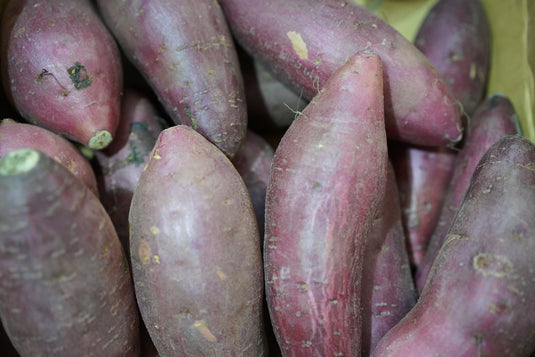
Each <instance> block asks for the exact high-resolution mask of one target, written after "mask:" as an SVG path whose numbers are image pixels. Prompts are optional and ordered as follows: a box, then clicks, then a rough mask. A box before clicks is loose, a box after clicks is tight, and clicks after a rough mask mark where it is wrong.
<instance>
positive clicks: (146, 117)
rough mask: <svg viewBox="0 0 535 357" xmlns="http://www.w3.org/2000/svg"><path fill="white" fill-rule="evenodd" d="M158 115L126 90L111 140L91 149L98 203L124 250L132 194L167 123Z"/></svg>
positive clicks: (148, 103) (145, 101)
mask: <svg viewBox="0 0 535 357" xmlns="http://www.w3.org/2000/svg"><path fill="white" fill-rule="evenodd" d="M158 114H159V113H158V112H157V110H156V108H155V107H154V105H153V104H152V103H151V101H150V99H149V98H147V97H145V96H144V95H143V94H142V93H141V92H138V91H136V90H133V89H126V90H125V93H124V95H123V98H122V103H121V117H120V120H119V126H118V127H117V131H116V136H115V139H114V141H113V142H112V143H111V144H110V145H109V146H108V147H107V148H106V149H104V150H100V151H97V152H95V162H96V171H97V174H98V183H99V190H100V192H101V193H102V194H101V202H102V204H103V205H104V208H106V211H107V212H108V214H109V215H110V218H111V220H112V222H113V224H114V226H115V229H116V230H117V234H118V236H119V239H120V240H121V243H122V244H123V247H124V249H125V251H127V252H128V251H129V250H130V249H129V247H128V235H129V231H128V214H129V211H130V203H131V201H132V195H133V194H134V189H135V188H136V185H137V181H138V180H139V177H140V176H141V172H142V171H143V169H144V168H145V165H146V164H147V162H148V161H149V156H150V152H151V151H152V148H153V147H154V144H155V143H156V139H157V138H158V135H159V134H160V132H161V131H162V130H163V129H165V128H166V126H167V124H166V123H165V121H164V119H163V118H161V117H160V116H159V115H158Z"/></svg>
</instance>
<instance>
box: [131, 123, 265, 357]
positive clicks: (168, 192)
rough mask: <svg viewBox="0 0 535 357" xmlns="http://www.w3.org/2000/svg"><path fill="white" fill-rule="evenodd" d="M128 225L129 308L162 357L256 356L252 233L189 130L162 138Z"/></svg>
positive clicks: (259, 332)
mask: <svg viewBox="0 0 535 357" xmlns="http://www.w3.org/2000/svg"><path fill="white" fill-rule="evenodd" d="M129 222H130V227H131V228H130V232H131V234H130V252H131V260H132V272H133V278H134V285H135V289H136V296H137V301H138V305H139V308H140V311H141V315H142V316H143V320H144V322H145V325H146V326H147V330H148V332H149V334H150V336H151V338H152V340H153V342H154V345H155V346H156V348H157V349H158V351H159V353H160V354H161V355H163V356H171V355H172V356H214V355H216V356H242V355H251V356H262V355H264V349H265V336H264V332H263V315H262V307H263V292H264V288H263V275H262V256H261V252H260V244H259V237H258V228H257V226H256V221H255V217H254V212H253V208H252V204H251V200H250V198H249V195H248V193H247V188H246V187H245V184H244V182H243V180H242V179H241V177H240V175H239V173H238V172H237V171H236V169H235V168H234V167H233V166H232V163H231V162H230V161H229V160H228V158H227V157H226V156H225V155H224V154H223V152H222V151H221V150H219V149H218V148H217V147H216V146H215V145H213V144H212V143H210V142H209V141H208V140H207V139H206V138H205V137H204V136H202V135H201V134H199V133H197V132H196V131H194V130H193V129H192V128H190V127H188V126H184V125H177V126H173V127H171V128H168V129H165V130H164V131H162V132H161V133H160V136H159V138H158V140H157V142H156V144H155V146H154V149H153V151H152V154H151V157H150V159H149V162H148V164H147V167H146V169H145V171H143V173H142V175H141V177H140V179H139V182H138V185H137V187H136V190H135V191H134V196H133V198H132V205H131V209H130V216H129Z"/></svg>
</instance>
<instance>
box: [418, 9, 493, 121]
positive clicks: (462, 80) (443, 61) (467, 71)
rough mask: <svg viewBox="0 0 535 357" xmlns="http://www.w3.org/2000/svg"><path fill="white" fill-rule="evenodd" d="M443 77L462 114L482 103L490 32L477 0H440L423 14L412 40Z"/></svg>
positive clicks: (488, 59) (486, 74)
mask: <svg viewBox="0 0 535 357" xmlns="http://www.w3.org/2000/svg"><path fill="white" fill-rule="evenodd" d="M414 44H415V46H416V48H418V49H419V50H420V51H421V52H422V53H423V54H424V55H425V56H426V57H427V58H428V59H429V61H430V62H431V64H432V65H433V66H434V67H435V69H436V70H437V72H438V73H439V74H440V75H441V76H442V77H443V78H444V80H445V82H446V85H447V86H448V88H449V89H450V91H451V93H452V94H453V96H454V97H455V98H456V99H457V100H459V102H460V103H461V105H462V109H463V112H464V113H466V114H468V115H472V114H473V113H474V111H475V110H476V109H477V107H478V105H479V104H480V102H481V101H482V100H483V97H484V95H485V90H486V84H487V78H488V73H489V68H490V57H491V31H490V25H489V21H488V18H487V14H486V12H485V7H484V6H483V4H482V3H481V0H440V1H438V2H437V3H436V4H435V5H434V6H433V7H432V8H431V9H430V10H429V12H428V13H427V16H426V17H425V18H424V21H423V22H422V24H421V25H420V28H419V30H418V33H417V34H416V38H415V40H414Z"/></svg>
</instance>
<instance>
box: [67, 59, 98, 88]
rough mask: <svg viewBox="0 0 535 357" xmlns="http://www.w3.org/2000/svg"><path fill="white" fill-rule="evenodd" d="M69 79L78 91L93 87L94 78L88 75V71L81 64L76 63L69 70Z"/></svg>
mask: <svg viewBox="0 0 535 357" xmlns="http://www.w3.org/2000/svg"><path fill="white" fill-rule="evenodd" d="M67 72H68V73H69V77H71V81H72V83H73V84H74V88H76V89H84V88H87V87H89V86H90V85H91V83H92V82H93V78H91V76H89V74H88V73H87V69H86V68H85V66H84V65H83V64H81V63H80V62H76V63H75V64H74V65H73V66H72V67H69V69H67Z"/></svg>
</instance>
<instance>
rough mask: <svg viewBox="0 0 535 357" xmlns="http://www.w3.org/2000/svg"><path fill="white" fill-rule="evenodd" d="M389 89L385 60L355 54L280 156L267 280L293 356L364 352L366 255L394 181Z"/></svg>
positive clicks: (281, 337) (285, 346)
mask: <svg viewBox="0 0 535 357" xmlns="http://www.w3.org/2000/svg"><path fill="white" fill-rule="evenodd" d="M382 85H383V80H382V71H381V61H380V58H379V57H378V56H377V55H376V54H374V53H372V52H360V53H357V54H355V55H354V56H353V57H351V58H350V59H349V60H348V62H347V63H346V64H345V65H344V66H342V67H341V68H340V69H339V71H338V72H336V73H335V74H333V76H332V77H331V79H330V81H329V82H328V83H327V84H326V85H325V86H324V88H323V89H322V90H321V92H320V93H319V94H318V95H317V96H316V97H315V98H314V99H313V100H312V101H311V102H310V104H309V105H308V106H307V107H306V108H305V109H304V110H303V112H302V113H301V114H300V115H299V116H298V117H297V118H296V119H295V121H294V122H293V123H292V125H291V126H290V128H289V129H288V131H287V132H286V133H285V135H284V136H283V138H282V139H281V141H280V143H279V145H278V147H277V149H276V151H275V156H274V159H273V163H272V168H271V173H270V179H269V183H268V191H267V197H266V227H265V239H264V271H265V279H266V297H267V301H268V308H269V312H270V316H271V320H272V324H273V328H274V332H275V335H276V337H277V340H278V342H279V345H280V347H281V351H282V354H283V356H331V355H337V354H342V355H344V356H352V355H359V353H360V348H361V346H360V334H361V327H362V321H361V316H360V308H361V304H360V282H361V277H362V264H363V261H362V256H363V253H364V251H363V249H364V246H365V240H366V237H367V234H368V232H369V230H370V229H371V225H372V222H373V219H374V217H375V215H376V213H377V212H376V211H377V209H378V205H379V202H380V201H381V200H382V196H383V195H384V189H385V181H386V162H387V144H386V133H385V128H384V121H383V97H382V88H383V87H382ZM357 93H358V96H359V102H358V103H356V102H355V101H354V100H353V98H354V97H355V96H356V95H357Z"/></svg>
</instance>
